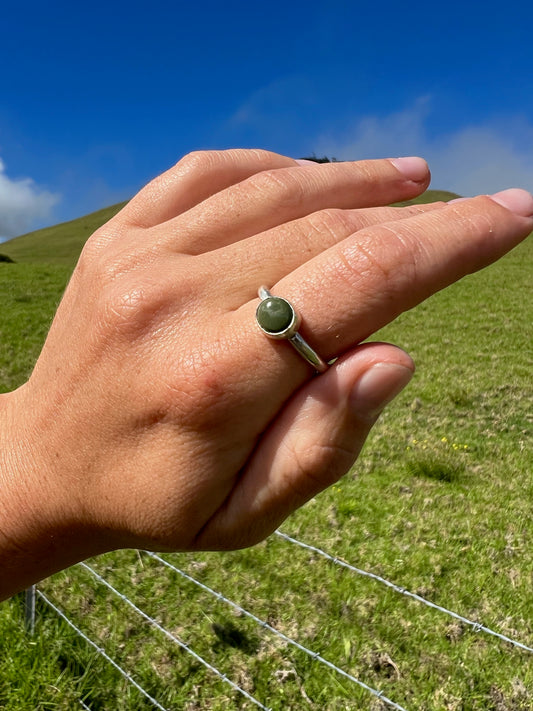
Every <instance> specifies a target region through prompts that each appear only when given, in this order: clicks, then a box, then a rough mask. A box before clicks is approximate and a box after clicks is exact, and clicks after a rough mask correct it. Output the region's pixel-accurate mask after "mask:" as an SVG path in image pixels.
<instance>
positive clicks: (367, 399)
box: [350, 363, 413, 420]
mask: <svg viewBox="0 0 533 711" xmlns="http://www.w3.org/2000/svg"><path fill="white" fill-rule="evenodd" d="M412 377H413V371H412V370H411V369H410V368H406V367H405V366H403V365H398V364H397V363H376V364H375V365H372V366H371V367H370V368H369V369H368V370H367V371H365V372H364V373H363V375H362V376H361V377H360V378H359V380H358V381H357V382H356V384H355V386H354V388H353V390H352V392H351V395H350V403H351V406H352V409H353V411H354V412H355V414H356V415H357V416H358V417H361V418H362V419H367V420H374V419H375V418H376V417H377V416H378V415H379V414H380V412H381V411H382V410H383V409H384V407H385V406H386V405H388V403H389V402H390V401H391V400H393V399H394V398H395V397H396V395H398V393H400V392H401V391H402V390H403V389H404V388H405V386H406V385H407V383H408V382H409V381H410V380H411V378H412Z"/></svg>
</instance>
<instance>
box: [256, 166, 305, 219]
mask: <svg viewBox="0 0 533 711" xmlns="http://www.w3.org/2000/svg"><path fill="white" fill-rule="evenodd" d="M300 178H301V176H298V175H297V174H296V171H292V170H290V169H289V170H285V169H270V170H264V171H262V172H261V173H256V174H255V175H253V176H252V177H251V178H249V179H248V180H247V181H246V186H245V189H246V191H247V192H248V190H249V189H251V190H252V191H253V192H256V193H258V194H259V195H260V196H261V198H262V199H265V198H266V199H270V200H271V201H272V202H273V203H275V205H276V207H277V208H278V209H279V208H280V207H281V208H284V207H285V208H290V207H298V206H300V205H301V204H302V202H303V200H304V196H305V187H304V185H303V183H302V182H301V179H300Z"/></svg>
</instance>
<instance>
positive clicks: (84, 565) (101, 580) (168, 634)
mask: <svg viewBox="0 0 533 711" xmlns="http://www.w3.org/2000/svg"><path fill="white" fill-rule="evenodd" d="M79 565H80V567H82V568H84V569H85V570H87V571H89V573H91V575H93V576H94V577H95V578H96V580H98V582H99V583H101V584H102V585H105V587H106V588H108V590H111V592H112V593H113V594H115V595H117V596H118V597H119V598H120V599H121V600H122V601H123V602H125V603H126V605H129V607H131V609H132V610H134V611H135V612H136V613H137V614H138V615H140V616H141V617H142V618H143V619H144V620H146V622H148V623H149V624H150V625H152V627H155V628H156V629H158V630H159V631H160V632H162V633H163V634H164V635H165V636H166V637H168V639H170V640H171V641H172V642H174V644H177V645H178V646H179V647H181V649H183V650H184V651H185V652H187V653H188V654H190V655H191V656H192V657H194V658H195V659H196V661H198V662H200V663H201V664H203V665H204V666H205V667H207V669H209V670H210V671H211V672H213V674H216V676H218V677H219V678H220V679H222V681H224V682H225V683H226V684H229V685H230V686H231V687H232V689H234V690H235V691H238V692H239V693H240V694H242V695H243V696H244V697H246V698H247V699H248V701H251V702H252V703H253V704H255V705H256V706H258V707H259V708H260V709H263V711H271V709H270V708H268V707H267V706H263V704H262V703H261V702H260V701H258V700H257V699H256V698H254V697H253V696H252V695H251V694H249V693H248V692H247V691H245V690H244V689H241V687H240V686H238V685H237V684H236V683H235V682H234V681H232V680H231V679H229V678H228V677H227V676H226V675H225V674H223V673H222V672H221V671H219V670H218V669H217V668H216V667H214V666H213V665H212V664H209V662H208V661H206V660H205V659H204V658H203V657H201V656H200V655H199V654H197V652H195V651H194V650H193V649H191V647H189V645H188V644H186V643H185V642H183V641H182V640H180V639H178V637H176V636H175V635H173V634H172V632H170V631H169V630H167V629H166V628H165V627H163V626H162V625H161V624H159V622H158V621H157V620H155V619H154V618H153V617H150V615H148V614H146V612H144V611H143V610H141V609H140V608H139V607H137V605H135V603H133V602H132V601H131V600H130V599H129V597H128V596H127V595H124V593H121V592H120V591H119V590H117V589H116V588H115V587H113V585H111V583H109V582H108V581H107V580H105V579H104V578H103V577H102V576H101V575H100V574H99V573H97V572H96V570H94V569H93V568H91V566H90V565H87V563H79Z"/></svg>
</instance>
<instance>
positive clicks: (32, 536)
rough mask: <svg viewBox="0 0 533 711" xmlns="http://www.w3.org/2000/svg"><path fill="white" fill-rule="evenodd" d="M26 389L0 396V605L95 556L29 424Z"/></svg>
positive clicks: (30, 413) (50, 455) (50, 457)
mask: <svg viewBox="0 0 533 711" xmlns="http://www.w3.org/2000/svg"><path fill="white" fill-rule="evenodd" d="M34 409H35V403H33V409H32V404H31V402H30V399H29V398H28V397H27V391H26V386H23V387H22V388H20V389H19V390H16V391H15V392H13V393H7V394H3V395H0V492H1V493H0V569H2V576H1V580H0V600H2V599H4V598H7V597H9V596H11V595H13V594H14V593H16V592H18V591H20V590H22V589H24V588H25V587H27V586H29V585H31V584H32V583H34V582H37V581H38V580H41V579H42V578H44V577H47V576H48V575H51V574H52V573H54V572H57V571H58V570H61V569H62V568H65V567H68V566H69V565H72V564H73V563H76V562H78V561H79V560H82V559H83V558H86V557H88V556H90V555H92V554H93V553H97V552H100V551H99V550H97V548H96V546H95V539H94V537H92V536H91V535H87V534H88V532H87V531H86V530H84V526H83V523H82V521H81V520H80V518H79V517H77V516H76V515H75V513H74V511H73V510H72V508H71V506H70V505H69V501H68V499H69V496H68V491H66V490H65V489H64V487H62V486H61V474H62V472H60V471H56V470H55V469H54V466H53V461H52V460H53V458H54V455H53V452H50V451H48V452H47V445H46V441H45V438H44V437H41V436H40V433H39V432H38V431H37V428H36V427H35V426H34V425H33V424H32V417H33V415H34V414H35V412H34Z"/></svg>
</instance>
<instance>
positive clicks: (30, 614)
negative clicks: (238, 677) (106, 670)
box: [26, 530, 533, 711]
mask: <svg viewBox="0 0 533 711" xmlns="http://www.w3.org/2000/svg"><path fill="white" fill-rule="evenodd" d="M275 535H276V536H277V537H279V538H280V539H281V540H283V541H284V542H286V543H288V544H291V545H295V546H298V547H300V548H302V549H303V550H307V551H309V552H311V553H314V554H316V555H319V556H321V557H322V558H324V559H325V560H328V561H329V562H331V563H333V564H334V565H337V566H339V567H341V568H344V569H346V570H349V571H350V572H352V573H355V574H357V575H361V576H364V577H366V578H370V579H372V580H374V581H376V582H378V583H380V584H382V585H385V586H386V587H388V588H390V589H392V590H394V591H395V592H397V593H399V594H401V595H405V596H406V597H408V598H411V599H413V600H416V601H417V602H419V603H421V604H423V605H426V606H428V607H430V608H432V609H435V610H438V611H439V612H442V613H444V614H446V615H448V616H450V617H452V618H454V619H456V620H458V621H460V622H462V623H463V624H465V625H468V626H470V627H471V628H472V629H473V631H475V632H484V633H486V634H489V635H492V636H493V637H496V638H498V639H500V640H502V641H503V642H506V643H509V644H511V645H513V646H515V647H517V648H519V649H521V650H523V651H526V652H533V648H532V647H529V646H527V645H526V644H524V643H522V642H519V641H518V640H515V639H512V638H511V637H508V636H507V635H504V634H501V633H500V632H496V631H495V630H492V629H490V628H489V627H487V626H485V625H483V624H481V623H480V622H476V621H474V620H470V619H468V618H467V617H464V616H463V615H460V614H458V613H456V612H453V611H452V610H448V609H447V608H445V607H442V606H441V605H437V604H436V603H434V602H431V601H430V600H428V599H426V598H424V597H422V596H421V595H418V594H417V593H413V592H410V591H409V590H407V589H406V588H404V587H402V586H401V585H397V584H396V583H393V582H391V581H390V580H387V579H386V578H384V577H382V576H380V575H377V574H376V573H371V572H369V571H366V570H362V569H361V568H357V567H356V566H354V565H351V564H350V563H347V562H346V561H344V560H341V559H340V558H338V557H336V556H333V555H331V554H329V553H327V552H326V551H324V550H323V549H321V548H318V547H317V546H313V545H310V544H308V543H304V542H303V541H300V540H298V539H296V538H293V537H292V536H289V535H287V534H286V533H283V532H282V531H279V530H278V531H276V532H275ZM144 553H145V555H147V556H149V557H150V558H151V559H152V560H154V561H156V562H158V563H159V564H161V565H163V566H165V567H167V568H169V569H170V570H172V571H173V572H174V573H176V574H178V575H180V576H181V577H182V578H184V579H185V580H187V581H189V582H191V583H192V584H194V585H196V586H198V587H199V588H201V589H202V590H204V592H207V593H208V594H210V595H212V596H214V597H215V598H216V599H217V600H219V601H220V602H223V603H225V604H227V605H229V606H230V607H232V608H233V609H234V610H236V611H237V612H239V613H240V614H242V615H244V616H246V617H248V618H249V619H251V620H253V621H254V622H255V623H256V624H258V625H259V626H260V627H262V628H263V629H265V630H267V631H268V632H270V633H272V634H273V635H275V636H276V637H278V638H279V639H281V640H283V641H284V642H285V643H287V644H289V645H291V646H293V647H295V648H296V649H299V650H300V651H301V652H303V653H304V654H306V655H307V656H309V657H310V658H311V659H313V660H314V661H316V662H318V663H320V664H322V665H324V666H326V667H327V668H328V669H330V670H332V671H334V672H335V673H336V674H339V675H340V676H342V677H344V678H345V679H348V680H349V681H351V682H353V683H355V684H356V685H358V686H359V687H361V688H362V689H364V690H365V691H367V692H369V693H370V694H372V695H373V696H374V697H376V698H377V699H380V700H381V701H382V702H383V703H384V704H386V705H388V706H389V707H390V708H393V709H396V710H397V711H407V710H406V709H405V708H404V707H403V706H400V705H399V704H398V703H396V702H394V701H392V700H391V699H389V698H388V697H386V696H385V694H384V693H383V692H382V691H380V690H378V689H374V688H373V687H371V686H369V685H368V684H366V683H365V682H363V681H361V680H360V679H358V678H357V677H355V676H353V675H352V674H350V673H349V672H347V671H345V670H344V669H342V668H341V667H338V666H337V665H336V664H334V663H333V662H331V661H329V660H328V659H326V658H324V657H323V656H322V655H321V654H319V653H318V652H315V651H313V650H311V649H309V648H307V647H305V646H304V645H302V644H300V643H299V642H297V641H296V640H294V639H292V638H291V637H289V636H287V635H285V634H284V633H283V632H280V631H279V630H277V629H276V628H274V627H273V626H272V625H270V624H268V622H266V621H265V620H262V619H260V618H259V617H257V616H256V615H254V614H253V613H252V612H250V611H248V610H246V609H244V608H243V607H241V606H240V605H238V604H237V603H236V602H233V601H232V600H230V599H229V598H227V597H225V596H224V595H223V594H222V593H220V592H218V591H216V590H214V589H212V588H210V587H209V586H208V585H205V584H204V583H202V582H200V581H199V580H197V579H196V578H194V577H192V576H191V575H189V574H188V573H186V572H185V571H183V570H181V569H180V568H178V567H176V566H175V565H173V564H172V563H170V562H169V561H167V560H165V559H164V558H161V556H159V555H157V554H156V553H152V552H149V551H144ZM79 567H81V568H83V569H84V570H86V571H87V572H88V573H90V574H91V575H92V576H93V577H94V578H95V579H96V580H97V581H98V582H99V583H100V584H102V585H104V586H105V587H106V588H107V589H108V590H110V591H111V592H112V593H113V594H114V595H116V596H117V597H119V598H120V599H121V600H122V601H123V602H124V603H125V604H127V605H128V606H129V607H130V608H131V609H132V610H133V611H134V612H135V613H136V614H138V615H140V616H141V617H142V618H143V619H144V620H145V621H146V622H148V623H149V624H150V625H151V626H152V627H154V628H155V629H157V630H158V631H160V632H161V633H163V634H164V635H165V636H166V637H167V638H168V639H169V640H171V641H172V642H173V643H174V644H177V645H178V646H179V647H180V648H181V649H182V650H183V651H185V652H186V653H187V654H189V655H191V656H192V657H193V658H194V659H195V660H196V661H198V662H199V663H200V664H202V665H203V666H204V667H206V668H207V669H208V670H209V671H210V672H212V673H213V674H214V675H216V676H217V677H218V678H219V679H221V680H222V681H223V682H224V683H226V684H228V685H229V686H231V688H232V689H233V690H234V691H236V692H238V693H240V694H241V695H242V696H244V697H245V698H246V699H247V700H248V701H250V702H251V703H253V704H254V705H255V706H257V707H258V708H260V709H262V710H263V711H271V709H270V708H269V707H267V706H264V705H263V704H262V703H261V702H260V701H259V700H258V699H256V698H255V697H253V696H252V695H251V694H250V693H249V692H247V691H246V690H244V689H242V688H241V687H240V686H238V684H236V683H235V682H234V681H232V680H231V679H229V678H228V677H227V676H226V674H224V673H222V672H221V671H220V670H219V669H217V668H216V667H214V666H213V665H212V664H210V663H209V662H208V661H207V660H205V659H204V658H203V657H201V656H200V655H199V654H198V653H197V652H195V651H194V650H193V649H192V648H191V647H190V646H189V645H188V644H186V643H185V642H183V641H182V640H180V639H178V638H177V637H176V636H175V635H174V634H172V633H171V632H170V631H169V630H167V629H166V628H165V627H163V626H162V625H161V624H160V623H159V622H158V621H157V620H156V619H154V618H153V617H151V616H150V615H148V614H147V613H146V612H144V611H143V610H141V609H140V608H139V607H138V606H137V605H135V604H134V603H133V601H132V600H130V598H128V596H127V595H125V594H124V593H122V592H120V591H119V590H117V589H116V588H115V587H114V586H113V585H111V583H109V582H108V581H107V580H105V578H103V577H102V576H101V575H100V574H99V573H98V572H97V571H96V570H94V569H93V568H92V567H91V566H90V565H88V564H87V563H79ZM35 594H37V596H38V597H39V598H40V599H41V600H42V601H43V602H44V603H45V604H47V605H48V606H49V607H50V608H51V609H52V610H54V612H55V613H56V614H57V615H58V616H59V617H60V618H62V619H63V620H64V621H65V622H66V623H67V624H68V625H69V626H70V627H71V628H72V629H73V630H74V631H75V632H76V633H77V634H78V635H79V636H80V637H81V638H82V639H83V640H85V641H86V642H87V643H88V644H89V645H90V646H91V647H93V648H94V649H95V650H96V651H97V653H98V654H99V655H101V656H102V657H103V658H104V659H105V660H106V661H107V662H108V663H110V664H111V665H112V666H113V667H114V668H115V669H116V670H117V671H118V672H119V674H120V675H121V676H122V677H123V678H124V679H126V680H127V681H128V683H130V684H132V685H133V686H134V687H135V688H136V689H137V690H138V691H139V693H141V694H142V695H143V696H144V697H145V698H146V699H147V700H148V701H149V702H150V703H151V704H152V705H153V706H154V707H155V708H157V709H160V710H161V711H168V709H166V708H165V707H164V706H162V705H161V704H160V703H159V702H158V701H157V700H156V699H154V698H153V697H152V696H151V695H150V694H149V693H148V692H147V691H146V690H145V689H143V688H142V686H141V685H140V684H139V683H138V682H137V681H136V680H135V679H134V678H133V677H132V676H131V674H129V673H128V672H126V671H125V670H124V669H123V668H122V667H121V666H120V665H119V664H118V663H117V662H115V661H114V660H113V659H112V658H111V657H110V656H109V655H108V654H107V652H106V651H105V650H104V649H103V647H101V646H100V645H99V644H97V643H96V642H94V641H93V640H91V639H90V638H89V637H88V636H87V635H86V634H85V633H84V632H83V631H82V630H80V629H79V628H78V627H77V626H76V625H75V624H74V623H73V622H72V620H70V619H69V618H68V617H67V615H66V614H65V613H64V612H63V611H62V610H60V609H59V608H58V607H57V606H56V605H54V603H53V602H52V601H51V600H50V599H49V598H48V597H47V596H46V595H45V594H44V593H43V592H41V591H40V590H36V589H35V586H33V587H32V588H30V589H29V590H28V591H27V593H26V610H27V612H26V624H27V628H28V630H29V631H30V632H31V631H32V628H33V621H34V615H35V605H34V603H33V602H32V601H34V599H35ZM80 705H81V706H82V707H83V708H85V709H89V706H87V705H86V704H85V703H84V702H83V701H82V700H80Z"/></svg>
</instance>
